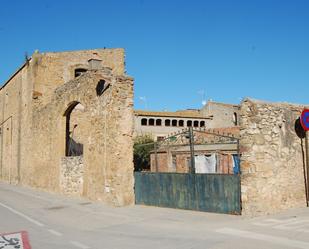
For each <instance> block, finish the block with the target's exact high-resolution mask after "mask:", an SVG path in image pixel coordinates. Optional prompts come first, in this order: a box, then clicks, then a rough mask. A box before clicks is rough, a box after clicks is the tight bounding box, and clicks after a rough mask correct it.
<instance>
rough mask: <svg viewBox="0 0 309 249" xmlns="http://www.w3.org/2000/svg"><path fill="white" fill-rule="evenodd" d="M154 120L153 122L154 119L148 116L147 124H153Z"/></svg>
mask: <svg viewBox="0 0 309 249" xmlns="http://www.w3.org/2000/svg"><path fill="white" fill-rule="evenodd" d="M154 122H155V121H154V119H153V118H150V119H149V121H148V124H149V125H151V126H153V125H154Z"/></svg>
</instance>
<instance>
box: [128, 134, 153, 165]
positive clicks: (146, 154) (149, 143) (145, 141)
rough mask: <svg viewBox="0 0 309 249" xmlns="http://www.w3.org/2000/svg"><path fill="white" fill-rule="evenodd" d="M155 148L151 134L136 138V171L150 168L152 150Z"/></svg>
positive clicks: (134, 153) (134, 148)
mask: <svg viewBox="0 0 309 249" xmlns="http://www.w3.org/2000/svg"><path fill="white" fill-rule="evenodd" d="M153 149H154V140H153V138H152V137H151V136H150V135H142V136H138V137H136V138H135V139H134V145H133V151H134V152H133V155H134V171H142V170H150V152H151V151H152V150H153Z"/></svg>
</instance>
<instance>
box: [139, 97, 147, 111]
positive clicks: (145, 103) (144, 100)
mask: <svg viewBox="0 0 309 249" xmlns="http://www.w3.org/2000/svg"><path fill="white" fill-rule="evenodd" d="M139 100H140V101H142V102H143V103H144V107H145V110H148V106H147V98H146V97H145V96H144V97H139Z"/></svg>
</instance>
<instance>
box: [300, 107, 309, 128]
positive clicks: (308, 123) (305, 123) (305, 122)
mask: <svg viewBox="0 0 309 249" xmlns="http://www.w3.org/2000/svg"><path fill="white" fill-rule="evenodd" d="M300 123H301V126H302V127H303V128H304V130H305V131H309V109H304V110H303V112H302V113H301V116H300Z"/></svg>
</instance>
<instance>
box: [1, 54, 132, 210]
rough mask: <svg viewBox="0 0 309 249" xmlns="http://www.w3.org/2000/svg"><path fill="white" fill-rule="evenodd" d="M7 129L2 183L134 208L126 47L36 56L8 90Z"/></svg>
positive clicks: (4, 97)
mask: <svg viewBox="0 0 309 249" xmlns="http://www.w3.org/2000/svg"><path fill="white" fill-rule="evenodd" d="M0 129H1V135H0V178H1V180H3V181H6V182H9V183H12V184H22V185H28V186H31V187H35V188H40V189H45V190H48V191H53V192H60V193H64V194H68V195H77V196H85V197H87V198H90V199H93V200H102V201H104V202H106V203H110V204H112V205H115V206H122V205H129V204H133V203H134V192H133V182H134V179H133V162H132V161H133V159H132V157H133V155H132V154H133V153H132V134H133V78H131V77H129V76H127V75H126V74H125V67H124V50H123V49H96V50H86V51H74V52H61V53H39V52H35V53H34V54H33V56H32V57H31V58H30V59H29V60H27V61H26V62H25V63H24V64H23V65H22V66H21V67H20V68H19V69H18V70H17V71H16V72H15V73H14V74H13V75H12V76H11V77H10V78H9V79H8V81H7V82H5V84H4V85H3V86H2V87H1V90H0ZM124 145H125V146H124Z"/></svg>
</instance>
